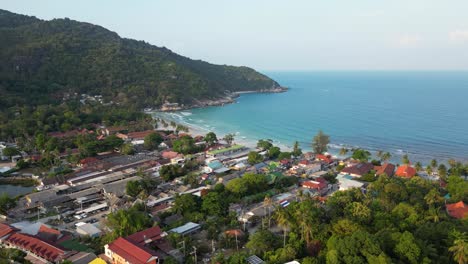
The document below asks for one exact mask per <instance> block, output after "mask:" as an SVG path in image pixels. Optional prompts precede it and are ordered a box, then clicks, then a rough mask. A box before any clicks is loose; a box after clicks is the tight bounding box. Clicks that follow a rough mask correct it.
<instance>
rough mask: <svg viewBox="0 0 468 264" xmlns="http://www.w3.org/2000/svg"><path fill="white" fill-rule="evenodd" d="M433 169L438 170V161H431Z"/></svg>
mask: <svg viewBox="0 0 468 264" xmlns="http://www.w3.org/2000/svg"><path fill="white" fill-rule="evenodd" d="M431 167H432V168H433V169H435V168H437V160H436V159H433V160H431Z"/></svg>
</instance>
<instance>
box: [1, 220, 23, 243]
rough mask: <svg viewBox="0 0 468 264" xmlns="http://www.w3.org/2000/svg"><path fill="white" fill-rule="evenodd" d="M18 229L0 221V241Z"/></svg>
mask: <svg viewBox="0 0 468 264" xmlns="http://www.w3.org/2000/svg"><path fill="white" fill-rule="evenodd" d="M18 231H19V229H17V228H15V227H13V226H11V225H7V224H3V223H0V242H3V241H4V240H5V239H6V238H7V237H8V236H10V235H11V234H13V233H16V232H18Z"/></svg>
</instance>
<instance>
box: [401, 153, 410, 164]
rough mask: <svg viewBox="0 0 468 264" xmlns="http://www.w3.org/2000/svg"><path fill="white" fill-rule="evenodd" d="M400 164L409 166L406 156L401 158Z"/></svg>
mask: <svg viewBox="0 0 468 264" xmlns="http://www.w3.org/2000/svg"><path fill="white" fill-rule="evenodd" d="M401 163H403V164H409V163H410V160H409V157H408V154H405V155H403V157H401Z"/></svg>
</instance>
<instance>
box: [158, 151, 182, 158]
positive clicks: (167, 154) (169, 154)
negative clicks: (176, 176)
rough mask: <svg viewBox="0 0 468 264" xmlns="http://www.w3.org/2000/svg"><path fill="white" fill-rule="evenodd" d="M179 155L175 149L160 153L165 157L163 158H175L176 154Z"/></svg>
mask: <svg viewBox="0 0 468 264" xmlns="http://www.w3.org/2000/svg"><path fill="white" fill-rule="evenodd" d="M178 155H179V153H177V152H175V151H164V152H163V153H162V157H163V158H165V159H174V158H176V157H177V156H178Z"/></svg>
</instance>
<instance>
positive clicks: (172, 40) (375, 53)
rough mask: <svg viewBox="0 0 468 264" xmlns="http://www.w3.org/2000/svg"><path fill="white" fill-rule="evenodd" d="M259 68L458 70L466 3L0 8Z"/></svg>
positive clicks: (243, 0) (115, 2)
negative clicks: (92, 26)
mask: <svg viewBox="0 0 468 264" xmlns="http://www.w3.org/2000/svg"><path fill="white" fill-rule="evenodd" d="M0 8H2V9H7V10H9V11H12V12H16V13H22V14H27V15H33V16H36V17H39V18H42V19H52V18H63V17H69V18H71V19H75V20H79V21H86V22H90V23H94V24H99V25H101V26H104V27H106V28H108V29H110V30H112V31H115V32H117V33H118V34H119V35H120V36H123V37H127V38H134V39H138V40H145V41H147V42H149V43H151V44H154V45H157V46H165V47H167V48H169V49H171V50H173V51H175V52H177V53H180V54H182V55H185V56H188V57H191V58H194V59H202V60H206V61H209V62H212V63H217V64H231V65H246V66H251V67H254V68H256V69H259V70H366V69H371V70H467V69H468V1H467V0H352V1H351V0H304V1H301V0H288V1H286V0H284V1H276V0H264V1H260V0H258V1H257V0H206V1H205V0H197V1H196V0H186V1H180V0H167V1H159V0H152V1H150V0H148V1H130V0H125V1H124V0H80V1H65V0H29V1H26V0H0Z"/></svg>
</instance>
